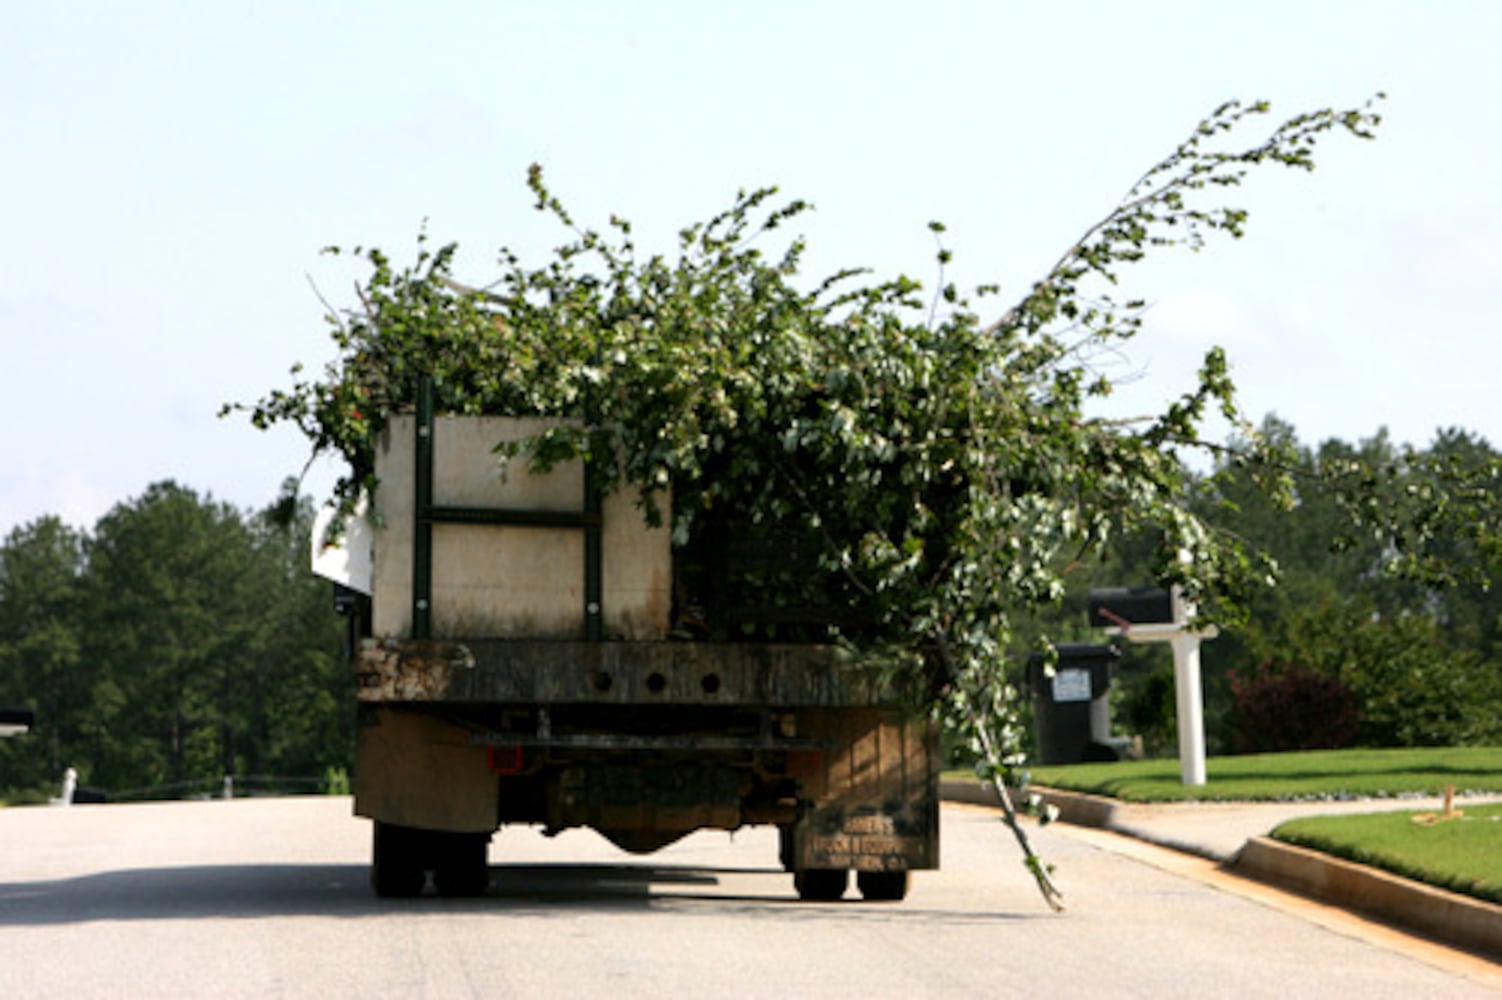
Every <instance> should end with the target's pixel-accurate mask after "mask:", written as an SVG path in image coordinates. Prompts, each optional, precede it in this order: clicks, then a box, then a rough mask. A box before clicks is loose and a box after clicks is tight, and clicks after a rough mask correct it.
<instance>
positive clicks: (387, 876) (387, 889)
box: [370, 822, 427, 899]
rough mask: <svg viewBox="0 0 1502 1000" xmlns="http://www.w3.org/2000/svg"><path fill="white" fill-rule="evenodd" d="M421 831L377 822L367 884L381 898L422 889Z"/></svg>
mask: <svg viewBox="0 0 1502 1000" xmlns="http://www.w3.org/2000/svg"><path fill="white" fill-rule="evenodd" d="M420 841H421V833H420V831H417V830H413V829H410V828H408V827H405V826H394V825H392V824H390V823H379V822H378V823H376V824H375V834H374V844H373V849H372V851H371V859H370V887H371V888H372V889H374V890H375V894H376V895H377V896H380V897H382V898H383V899H401V898H406V897H409V896H416V895H417V894H419V893H420V892H422V887H423V883H424V882H425V881H426V880H427V872H425V871H424V870H423V860H422V852H421V844H420Z"/></svg>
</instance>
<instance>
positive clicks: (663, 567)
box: [314, 394, 938, 900]
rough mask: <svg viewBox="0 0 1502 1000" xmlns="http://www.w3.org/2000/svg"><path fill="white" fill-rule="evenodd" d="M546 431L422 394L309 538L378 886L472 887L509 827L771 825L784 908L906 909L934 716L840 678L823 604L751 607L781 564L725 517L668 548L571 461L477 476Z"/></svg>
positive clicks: (624, 830) (778, 555) (781, 557)
mask: <svg viewBox="0 0 1502 1000" xmlns="http://www.w3.org/2000/svg"><path fill="white" fill-rule="evenodd" d="M543 426H545V425H544V424H543V422H542V421H540V420H538V419H536V418H512V417H490V416H487V417H470V416H451V415H435V414H434V413H433V412H432V404H431V401H430V396H428V395H426V394H419V400H418V404H417V407H416V412H414V413H406V414H397V415H393V416H392V417H391V418H389V421H388V424H387V429H386V432H385V434H384V436H383V439H382V442H381V445H380V447H379V449H378V452H377V455H376V473H377V478H378V481H379V488H378V490H377V492H376V494H375V496H374V498H373V499H372V502H371V505H370V509H369V510H368V511H367V512H366V514H365V516H364V517H363V518H362V519H360V520H357V521H353V522H351V524H350V525H349V527H348V530H347V532H346V534H345V536H344V540H343V543H342V547H341V548H339V549H336V550H329V549H327V548H325V547H324V546H323V545H322V544H321V537H322V533H321V530H320V533H319V535H318V536H315V541H314V545H315V555H314V565H315V569H317V570H318V571H319V572H321V573H323V574H324V575H326V576H329V577H331V578H333V579H334V580H335V582H336V584H337V587H336V592H337V593H338V594H339V602H338V603H339V606H340V607H341V609H342V610H343V611H345V612H346V613H347V614H348V615H349V616H350V637H351V642H350V650H351V658H352V661H353V666H354V670H355V673H356V676H357V679H358V715H359V718H358V736H357V748H356V768H355V778H354V794H355V812H356V813H357V814H358V815H360V816H364V817H368V818H369V819H371V820H373V821H374V827H373V853H372V863H371V881H372V885H373V887H374V889H375V891H376V892H377V893H378V894H380V895H382V896H391V897H400V896H412V895H416V894H419V893H421V892H423V891H425V887H426V885H427V883H428V880H429V878H430V877H431V881H432V885H433V887H434V889H435V890H436V891H437V892H438V893H439V894H442V895H455V896H464V895H475V894H479V893H483V892H484V891H485V889H486V887H487V885H488V881H489V869H488V855H487V852H488V844H489V841H490V839H491V836H492V834H493V833H495V831H496V830H497V829H499V828H501V827H504V826H506V825H509V824H526V825H536V826H541V827H542V828H543V829H544V831H545V832H547V833H550V834H551V833H556V832H559V831H562V830H565V829H569V828H572V827H590V828H593V829H595V830H597V831H598V832H599V833H600V834H602V835H603V836H605V837H606V838H608V839H609V840H610V841H611V842H613V843H614V844H616V845H618V846H619V847H621V848H623V849H625V850H627V851H631V852H636V853H647V852H651V851H655V850H657V849H659V848H662V847H664V846H666V845H668V844H671V843H672V842H674V841H675V840H677V839H679V838H681V837H683V836H685V835H687V834H689V833H691V832H694V831H696V830H702V829H719V830H736V829H739V828H740V827H743V826H749V825H760V824H769V825H775V826H776V827H777V828H778V830H779V831H780V835H781V836H780V845H781V848H780V861H781V864H782V865H783V866H784V868H785V869H786V870H787V871H789V872H791V873H792V875H793V884H794V886H795V888H796V890H797V893H798V895H799V896H800V897H801V898H804V899H815V900H830V899H837V898H839V897H840V896H842V895H843V894H844V893H845V891H846V890H847V887H848V885H849V881H850V877H849V873H850V872H852V871H853V872H855V873H856V878H855V881H856V883H857V886H858V888H859V890H860V893H861V895H862V896H863V897H864V898H866V899H876V900H897V899H901V898H903V897H904V896H905V894H906V892H907V889H908V885H909V873H910V872H912V871H914V870H921V869H927V868H935V867H937V865H938V793H937V790H938V753H937V749H936V739H935V734H934V731H933V728H932V726H931V725H930V724H929V723H927V722H926V721H925V720H923V719H921V718H916V717H914V716H913V715H912V714H911V713H910V712H909V711H907V710H905V709H904V708H903V707H902V706H901V705H899V704H897V703H896V700H895V699H893V698H891V697H890V696H888V695H886V694H884V693H883V692H882V690H881V689H880V687H879V686H878V685H876V684H874V683H871V682H870V681H868V680H867V679H866V677H865V676H864V675H863V674H861V673H860V672H858V671H854V670H851V669H850V668H849V667H848V666H847V664H846V663H845V662H844V658H843V657H842V655H841V651H840V649H839V648H838V647H837V646H836V645H835V644H833V643H832V642H830V641H828V635H829V630H828V629H827V628H821V627H820V626H821V622H820V618H821V616H826V615H827V612H826V610H825V609H820V608H817V607H807V606H804V607H799V606H796V604H795V605H794V606H789V605H788V604H786V603H784V602H778V601H776V600H769V599H768V595H767V594H766V593H765V591H766V589H767V587H768V585H769V581H775V580H777V579H778V578H779V574H782V575H783V576H786V574H787V573H788V572H790V571H791V572H801V570H800V569H799V566H800V562H799V559H798V557H797V554H796V552H794V551H792V550H790V549H788V548H785V547H782V546H780V544H779V540H778V538H777V537H776V535H775V534H771V535H768V534H767V533H765V532H760V531H758V530H757V529H754V528H753V526H751V525H749V524H737V523H736V522H735V520H734V519H733V518H729V519H721V520H720V521H719V522H717V523H715V524H712V525H711V526H710V527H707V528H706V529H705V530H703V531H701V532H699V533H698V534H697V535H696V536H695V537H694V538H693V539H691V540H689V542H688V543H687V544H680V545H678V546H675V545H674V544H673V540H672V537H671V532H670V530H669V529H668V528H667V527H665V526H653V525H651V524H649V519H648V518H647V517H646V516H645V515H644V512H643V509H642V507H641V504H640V498H639V497H637V496H636V495H635V494H634V493H633V491H631V490H627V489H615V490H606V489H602V488H601V484H600V483H598V482H597V481H596V480H597V477H596V476H595V475H593V474H592V471H591V470H590V469H589V468H588V467H587V466H586V464H585V463H582V462H577V461H575V462H565V463H560V464H558V465H555V466H554V467H553V468H551V469H550V470H549V471H547V472H545V473H544V472H534V471H532V470H530V469H527V468H524V467H523V466H524V463H523V462H520V461H513V462H510V463H507V464H505V465H504V466H502V464H501V463H498V462H497V460H496V456H495V450H496V447H497V445H498V444H499V443H501V442H505V441H517V440H522V439H525V438H527V437H530V436H532V435H534V434H536V433H538V431H539V430H540V429H541V428H542V427H543ZM748 581H751V582H750V583H748ZM821 637H822V638H821Z"/></svg>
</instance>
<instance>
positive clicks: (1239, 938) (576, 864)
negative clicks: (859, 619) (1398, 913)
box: [0, 798, 1502, 1000]
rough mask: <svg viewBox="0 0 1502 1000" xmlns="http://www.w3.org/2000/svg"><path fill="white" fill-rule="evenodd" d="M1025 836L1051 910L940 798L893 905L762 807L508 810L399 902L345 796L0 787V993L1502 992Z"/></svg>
mask: <svg viewBox="0 0 1502 1000" xmlns="http://www.w3.org/2000/svg"><path fill="white" fill-rule="evenodd" d="M1034 836H1035V839H1036V842H1037V844H1038V846H1039V847H1040V849H1041V850H1042V851H1043V852H1044V853H1045V854H1046V855H1047V857H1048V858H1049V860H1051V861H1053V862H1054V863H1056V864H1057V865H1058V868H1059V871H1058V878H1059V881H1060V884H1061V886H1062V888H1063V890H1064V892H1065V895H1066V901H1067V902H1068V904H1069V910H1068V911H1067V912H1066V913H1063V914H1053V913H1050V912H1049V911H1048V910H1047V909H1046V908H1045V907H1044V905H1043V903H1042V902H1041V900H1040V898H1039V897H1038V895H1037V893H1036V891H1035V890H1034V889H1033V887H1032V886H1031V884H1030V882H1029V880H1028V877H1027V875H1026V873H1025V871H1024V870H1023V869H1022V867H1021V865H1020V864H1019V863H1018V855H1017V852H1016V849H1015V846H1014V845H1013V844H1012V842H1011V839H1010V835H1009V834H1008V833H1007V831H1006V830H1005V829H1004V828H1003V827H1002V826H1001V824H1000V823H999V822H998V821H997V820H996V818H995V814H994V813H992V812H990V811H988V810H985V809H981V808H975V807H967V806H946V807H945V810H944V818H943V837H944V844H943V855H944V866H945V867H944V870H942V871H940V872H931V873H919V874H918V875H917V876H915V882H914V888H913V891H912V894H911V895H910V896H909V898H908V900H907V901H906V902H905V903H901V904H881V905H873V904H864V903H860V902H855V901H846V902H842V903H835V904H803V903H798V902H797V901H796V900H795V898H794V896H793V891H792V886H791V879H790V877H789V876H787V875H786V874H784V873H782V872H781V871H779V870H778V869H777V866H776V862H775V859H776V837H775V834H773V833H772V832H771V831H769V830H750V831H743V832H741V833H739V834H737V835H735V836H733V837H732V836H730V835H726V834H700V835H696V836H694V837H691V838H688V839H687V840H684V841H682V842H680V843H679V844H677V845H674V846H673V847H671V848H669V849H667V850H665V851H663V852H660V853H659V854H656V855H650V856H647V857H633V856H630V855H625V854H622V853H621V852H619V851H617V850H616V849H615V848H613V847H611V846H610V845H609V844H607V843H606V842H605V841H603V840H601V839H600V838H598V837H596V836H594V835H593V834H590V833H587V832H572V833H569V834H565V835H563V836H560V837H557V838H555V839H552V840H548V839H546V838H543V837H541V836H540V835H538V834H537V833H535V832H534V831H531V830H508V831H506V832H504V833H502V834H500V835H498V836H497V838H496V840H495V842H494V843H493V844H492V846H491V852H490V859H491V875H492V884H491V889H490V893H489V894H488V895H487V896H485V897H484V898H481V899H476V900H457V901H456V900H440V899H437V898H424V899H420V900H416V901H409V902H405V903H397V902H388V901H381V900H377V899H376V898H374V897H373V896H372V895H371V894H370V893H369V891H368V889H367V887H366V883H365V879H366V871H365V861H366V854H367V850H368V838H369V828H368V824H366V823H365V822H364V821H362V820H357V819H354V818H352V817H351V816H350V804H349V801H348V800H347V799H337V798H321V799H320V798H310V799H270V800H237V801H234V802H200V803H181V804H159V805H111V806H81V807H74V808H71V809H56V808H45V807H36V808H28V809H20V808H17V809H8V810H3V811H0V996H6V997H23V996H24V997H69V998H76V997H81V996H82V997H93V996H124V997H155V996H163V997H165V996H173V997H184V996H195V997H204V996H223V997H280V996H285V997H302V996H322V997H336V996H356V995H358V996H361V997H384V996H390V997H398V996H399V997H414V996H417V997H507V996H521V997H539V996H541V997H549V996H558V997H564V996H569V997H577V996H582V995H608V996H725V997H763V996H765V997H772V996H776V997H807V996H815V997H821V996H850V995H863V996H882V997H884V996H892V997H927V996H977V997H978V996H992V997H995V996H1003V997H1004V996H1037V995H1040V994H1048V995H1053V996H1063V997H1083V996H1098V995H1101V994H1110V995H1113V996H1125V997H1154V998H1162V997H1178V996H1184V997H1188V996H1195V997H1204V996H1236V997H1280V998H1282V997H1319V996H1331V997H1335V996H1339V997H1402V998H1404V1000H1412V998H1414V997H1419V996H1423V997H1430V996H1445V997H1482V996H1486V997H1492V996H1498V995H1499V994H1502V975H1498V974H1497V970H1495V968H1494V967H1489V966H1487V965H1486V964H1485V963H1481V962H1478V961H1470V962H1450V963H1445V962H1444V961H1443V959H1442V957H1441V959H1439V960H1436V959H1433V958H1425V957H1423V956H1422V954H1421V955H1420V957H1417V958H1416V957H1414V953H1413V952H1412V951H1411V950H1410V951H1404V950H1396V949H1393V948H1390V947H1387V946H1385V945H1384V944H1383V942H1382V940H1381V939H1380V936H1378V938H1377V939H1375V941H1374V940H1373V939H1371V938H1370V937H1367V936H1362V935H1359V934H1354V933H1352V932H1351V931H1350V930H1349V929H1347V928H1346V927H1345V926H1344V925H1342V924H1341V923H1340V922H1339V921H1328V920H1327V921H1319V920H1314V919H1310V917H1309V915H1308V914H1304V913H1300V912H1292V913H1290V912H1285V911H1284V910H1282V909H1280V908H1279V906H1276V905H1269V902H1268V901H1267V900H1265V899H1259V898H1256V896H1255V894H1253V895H1252V896H1251V897H1250V898H1249V896H1248V895H1246V894H1243V893H1241V892H1239V891H1232V890H1228V888H1227V887H1226V886H1225V885H1224V884H1216V883H1215V880H1214V879H1209V882H1208V884H1207V882H1206V881H1205V880H1202V879H1201V878H1200V877H1197V873H1196V872H1194V871H1190V870H1189V868H1187V867H1185V868H1183V869H1182V870H1178V871H1176V870H1174V867H1175V864H1174V863H1173V862H1169V863H1167V864H1166V865H1162V866H1160V863H1147V862H1148V861H1152V860H1153V859H1152V858H1146V859H1145V860H1144V858H1145V856H1144V854H1143V853H1142V852H1143V851H1145V850H1148V849H1147V848H1140V849H1139V848H1127V847H1119V848H1118V846H1116V842H1115V841H1113V840H1112V839H1110V838H1109V837H1108V835H1105V834H1100V833H1093V832H1091V831H1077V830H1071V829H1067V828H1062V827H1059V826H1055V827H1050V828H1047V829H1044V830H1039V831H1037V832H1036V833H1035V834H1034ZM1122 843H1123V844H1124V843H1126V842H1122ZM1197 863H1198V864H1201V865H1204V866H1206V867H1207V868H1208V863H1206V862H1197ZM1185 864H1186V865H1187V864H1188V862H1186V863H1185ZM1191 867H1192V866H1191ZM1436 962H1438V964H1436ZM1446 965H1448V967H1446Z"/></svg>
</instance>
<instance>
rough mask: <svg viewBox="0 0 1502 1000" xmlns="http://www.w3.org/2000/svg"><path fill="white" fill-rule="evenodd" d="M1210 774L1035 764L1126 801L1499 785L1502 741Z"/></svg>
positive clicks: (1145, 765)
mask: <svg viewBox="0 0 1502 1000" xmlns="http://www.w3.org/2000/svg"><path fill="white" fill-rule="evenodd" d="M1205 774H1206V782H1205V784H1204V785H1202V786H1200V787H1197V788H1195V787H1188V786H1185V785H1184V784H1183V783H1182V782H1181V781H1180V778H1179V762H1178V761H1177V760H1138V761H1118V762H1116V763H1111V764H1071V765H1069V766H1065V767H1035V768H1032V780H1033V784H1035V785H1044V786H1047V787H1049V788H1060V789H1067V790H1069V791H1075V792H1087V793H1089V794H1092V795H1105V796H1108V797H1110V798H1114V799H1120V800H1122V801H1123V802H1179V801H1185V800H1190V799H1195V800H1200V801H1276V800H1296V799H1348V798H1389V797H1394V796H1404V795H1443V794H1444V791H1445V786H1446V785H1454V786H1455V790H1456V792H1457V793H1465V792H1502V747H1462V748H1459V749H1450V748H1446V747H1423V748H1418V749H1400V750H1320V751H1306V752H1303V753H1277V754H1249V755H1247V756H1242V757H1211V758H1209V759H1208V760H1207V761H1206V762H1205Z"/></svg>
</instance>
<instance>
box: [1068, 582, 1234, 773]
mask: <svg viewBox="0 0 1502 1000" xmlns="http://www.w3.org/2000/svg"><path fill="white" fill-rule="evenodd" d="M1165 598H1166V601H1165ZM1113 604H1114V605H1116V606H1115V607H1114V608H1113V606H1112V605H1113ZM1144 610H1145V613H1141V612H1143V611H1144ZM1193 617H1194V607H1193V606H1192V605H1190V604H1188V603H1187V602H1186V601H1185V600H1184V597H1183V594H1182V593H1181V592H1180V591H1179V588H1178V587H1174V588H1172V589H1171V590H1169V591H1167V592H1166V594H1165V593H1164V592H1162V591H1153V590H1134V591H1128V590H1125V589H1122V590H1110V591H1107V590H1099V591H1091V594H1090V620H1091V623H1092V624H1104V625H1106V634H1107V635H1117V636H1121V637H1122V638H1124V639H1126V640H1127V641H1128V642H1147V643H1167V644H1168V645H1169V647H1170V648H1171V649H1172V650H1173V688H1174V702H1175V708H1176V711H1177V716H1176V718H1177V723H1178V730H1179V776H1180V778H1181V779H1182V781H1183V783H1184V784H1186V785H1203V784H1204V783H1205V698H1204V686H1203V684H1202V683H1201V681H1200V643H1201V642H1202V641H1204V640H1206V639H1213V638H1215V637H1216V636H1217V635H1219V634H1220V632H1219V630H1218V629H1216V628H1215V626H1213V625H1211V626H1206V627H1203V628H1191V627H1190V625H1189V622H1190V620H1191V619H1192V618H1193ZM1143 619H1146V620H1143ZM1165 619H1166V620H1165Z"/></svg>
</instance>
